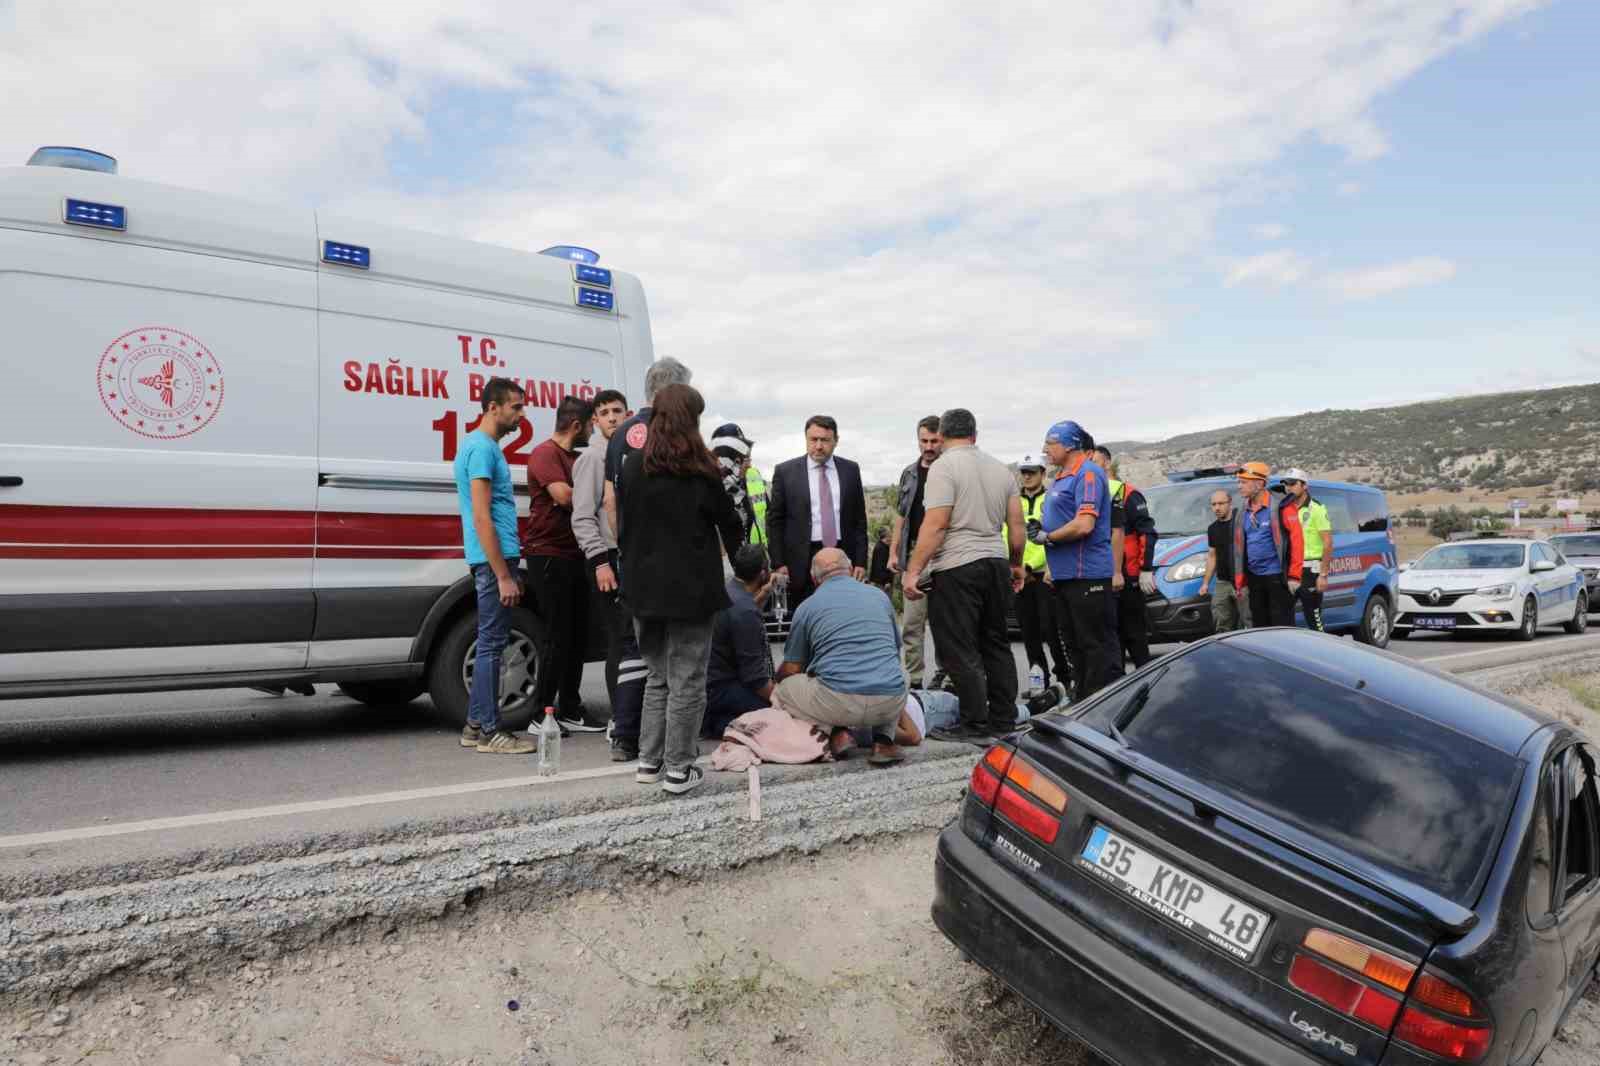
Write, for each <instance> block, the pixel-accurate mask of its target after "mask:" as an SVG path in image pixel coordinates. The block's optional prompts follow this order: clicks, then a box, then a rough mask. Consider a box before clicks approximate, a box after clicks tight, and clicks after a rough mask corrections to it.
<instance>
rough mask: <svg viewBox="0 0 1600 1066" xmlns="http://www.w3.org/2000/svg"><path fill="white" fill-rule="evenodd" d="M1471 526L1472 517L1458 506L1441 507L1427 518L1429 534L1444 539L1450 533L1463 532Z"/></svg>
mask: <svg viewBox="0 0 1600 1066" xmlns="http://www.w3.org/2000/svg"><path fill="white" fill-rule="evenodd" d="M1472 528H1473V525H1472V517H1471V516H1470V515H1468V514H1467V513H1466V512H1464V511H1462V510H1461V508H1459V507H1443V508H1440V509H1439V510H1437V511H1435V512H1433V517H1432V518H1430V519H1428V533H1429V535H1430V536H1434V537H1438V538H1439V539H1440V540H1445V539H1446V538H1448V537H1449V536H1450V534H1452V533H1464V532H1466V531H1468V530H1470V529H1472Z"/></svg>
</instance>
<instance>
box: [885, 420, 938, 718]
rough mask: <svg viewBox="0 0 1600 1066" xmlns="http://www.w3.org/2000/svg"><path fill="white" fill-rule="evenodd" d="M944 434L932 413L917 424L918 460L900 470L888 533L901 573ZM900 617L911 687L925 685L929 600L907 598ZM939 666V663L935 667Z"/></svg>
mask: <svg viewBox="0 0 1600 1066" xmlns="http://www.w3.org/2000/svg"><path fill="white" fill-rule="evenodd" d="M943 446H944V437H942V436H940V434H939V416H938V415H929V416H928V417H927V418H924V419H922V420H921V421H919V422H918V423H917V461H916V462H914V463H912V464H911V465H910V466H908V467H906V468H905V469H904V470H902V471H901V472H900V489H899V493H898V496H897V503H896V508H895V511H896V513H895V516H894V529H893V531H892V532H890V534H889V544H890V549H889V569H890V570H892V571H894V572H895V573H897V574H899V573H902V572H903V571H904V570H905V568H906V564H907V563H909V562H910V561H911V553H912V552H914V551H915V550H916V548H917V531H918V530H920V529H921V528H922V518H923V507H922V493H923V489H924V487H925V486H926V485H927V484H928V468H929V467H931V466H932V465H933V461H934V460H935V459H937V458H939V449H940V448H941V447H943ZM905 604H906V606H905V615H904V616H903V617H902V618H901V619H900V654H901V657H902V658H903V659H904V660H905V665H906V677H908V678H910V679H911V687H912V688H921V687H922V675H923V672H924V669H925V667H924V663H923V649H924V647H925V646H926V643H927V628H928V601H927V599H925V598H924V599H920V600H906V601H905ZM935 669H937V666H935Z"/></svg>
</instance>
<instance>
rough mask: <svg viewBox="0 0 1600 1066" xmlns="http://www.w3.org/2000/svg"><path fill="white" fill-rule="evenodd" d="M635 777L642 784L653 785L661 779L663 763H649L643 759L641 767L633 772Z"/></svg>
mask: <svg viewBox="0 0 1600 1066" xmlns="http://www.w3.org/2000/svg"><path fill="white" fill-rule="evenodd" d="M633 779H634V780H635V781H637V782H639V784H641V785H653V784H655V783H656V782H657V781H660V780H661V764H660V763H655V764H653V765H652V764H651V763H647V762H645V761H643V760H642V759H641V760H640V762H639V768H638V769H637V770H635V771H634V772H633Z"/></svg>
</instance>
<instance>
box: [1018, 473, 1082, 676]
mask: <svg viewBox="0 0 1600 1066" xmlns="http://www.w3.org/2000/svg"><path fill="white" fill-rule="evenodd" d="M1017 473H1018V474H1019V475H1020V476H1021V478H1022V492H1021V494H1020V497H1019V498H1020V500H1021V502H1022V521H1023V523H1024V524H1025V525H1026V527H1027V529H1028V533H1029V535H1030V536H1031V535H1032V534H1033V531H1034V530H1036V529H1038V528H1040V527H1041V526H1042V525H1043V524H1044V496H1045V492H1044V460H1042V459H1040V458H1039V457H1038V456H1036V455H1024V456H1023V457H1022V462H1020V463H1018V464H1017ZM1048 569H1049V563H1048V562H1046V560H1045V552H1044V545H1043V544H1035V543H1033V542H1032V541H1029V542H1028V544H1027V545H1026V546H1025V547H1024V548H1023V549H1022V573H1023V578H1022V591H1021V592H1019V593H1017V625H1018V627H1020V628H1021V630H1022V646H1023V647H1024V648H1026V649H1027V654H1028V665H1029V666H1036V667H1038V668H1039V672H1040V673H1041V674H1043V675H1044V676H1045V677H1046V678H1049V677H1050V674H1051V664H1050V662H1048V661H1047V660H1046V659H1045V649H1046V648H1047V647H1048V648H1049V651H1050V658H1051V659H1053V660H1054V661H1055V667H1054V672H1055V677H1056V680H1057V681H1059V682H1061V685H1062V687H1063V688H1066V689H1069V690H1070V689H1071V687H1072V663H1071V660H1070V659H1069V658H1068V657H1067V648H1066V645H1065V644H1064V643H1062V640H1061V605H1060V604H1059V603H1058V602H1057V601H1056V596H1055V592H1054V591H1053V590H1052V589H1051V588H1050V586H1049V585H1048V584H1047V583H1046V582H1045V575H1046V573H1047V572H1048Z"/></svg>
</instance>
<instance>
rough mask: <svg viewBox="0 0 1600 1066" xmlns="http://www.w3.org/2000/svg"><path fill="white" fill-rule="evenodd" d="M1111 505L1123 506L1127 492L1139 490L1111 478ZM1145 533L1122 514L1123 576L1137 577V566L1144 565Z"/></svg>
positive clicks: (1125, 502)
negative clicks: (1139, 530)
mask: <svg viewBox="0 0 1600 1066" xmlns="http://www.w3.org/2000/svg"><path fill="white" fill-rule="evenodd" d="M1110 488H1111V505H1112V506H1113V507H1125V506H1126V505H1127V502H1128V493H1130V492H1138V491H1139V490H1138V489H1136V488H1134V487H1133V486H1132V485H1130V484H1128V483H1127V482H1126V481H1118V480H1117V479H1116V478H1112V479H1111V484H1110ZM1144 542H1145V535H1144V534H1143V533H1141V532H1138V531H1136V530H1135V529H1133V527H1132V525H1131V524H1130V523H1129V522H1128V516H1127V513H1126V512H1124V513H1123V516H1122V573H1123V576H1124V577H1131V578H1134V579H1137V578H1138V577H1139V568H1140V567H1141V566H1143V565H1144Z"/></svg>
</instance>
